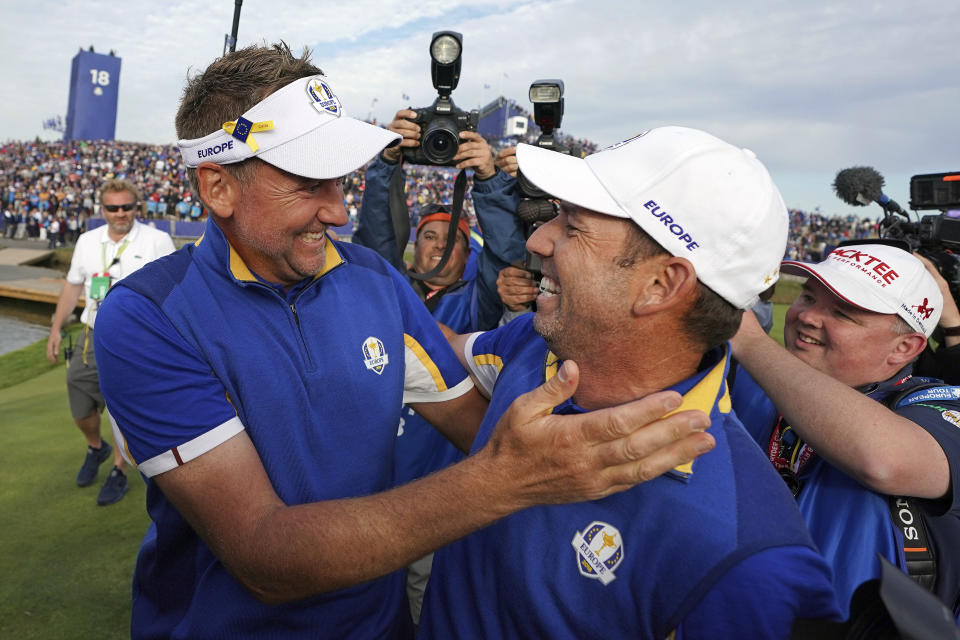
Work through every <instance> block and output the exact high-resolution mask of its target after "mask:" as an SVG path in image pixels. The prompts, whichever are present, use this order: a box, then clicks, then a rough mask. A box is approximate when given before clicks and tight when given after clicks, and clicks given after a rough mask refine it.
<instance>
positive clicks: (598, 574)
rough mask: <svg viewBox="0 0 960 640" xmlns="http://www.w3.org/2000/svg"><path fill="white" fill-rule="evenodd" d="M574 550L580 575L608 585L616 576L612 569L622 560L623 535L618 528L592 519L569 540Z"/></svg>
mask: <svg viewBox="0 0 960 640" xmlns="http://www.w3.org/2000/svg"><path fill="white" fill-rule="evenodd" d="M570 544H571V545H572V546H573V548H574V550H575V551H576V557H577V568H578V569H579V570H580V575H583V576H586V577H588V578H593V579H594V580H599V581H600V583H601V584H603V585H608V584H610V583H611V582H613V580H614V579H615V578H616V576H615V575H613V570H614V569H616V568H617V567H619V566H620V563H621V562H623V537H622V536H621V535H620V531H619V529H617V528H616V527H614V526H613V525H611V524H607V523H606V522H600V521H594V522H591V523H590V524H589V526H587V528H586V529H584V530H583V532H582V533H581V532H580V531H577V532H576V533H574V535H573V540H571V541H570Z"/></svg>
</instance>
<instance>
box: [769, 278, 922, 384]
mask: <svg viewBox="0 0 960 640" xmlns="http://www.w3.org/2000/svg"><path fill="white" fill-rule="evenodd" d="M896 323H897V316H896V315H893V314H883V313H875V312H873V311H865V310H863V309H860V308H858V307H854V306H852V305H850V304H847V303H846V302H844V301H843V300H841V299H840V298H838V297H837V296H835V295H834V294H833V293H831V292H830V290H829V289H827V288H826V287H825V286H823V284H821V283H820V282H819V281H818V280H816V279H815V278H810V279H809V280H807V282H806V284H804V285H803V291H802V292H801V293H800V296H799V297H798V298H797V299H796V301H795V302H794V303H793V305H791V307H790V308H789V309H788V310H787V314H786V325H785V327H784V330H783V341H784V345H785V346H786V348H787V350H789V351H790V352H791V353H792V354H793V355H795V356H797V357H798V358H800V359H801V360H803V361H804V362H806V363H807V364H809V365H810V366H811V367H813V368H814V369H816V370H817V371H820V372H822V373H825V374H827V375H829V376H831V377H833V378H835V379H836V380H839V381H840V382H843V383H844V384H847V385H849V386H851V387H859V386H862V385H865V384H869V383H871V382H879V381H882V380H886V379H887V378H889V377H890V376H892V375H893V374H894V373H896V372H897V371H898V370H899V369H900V367H902V366H903V365H904V364H905V362H902V361H901V359H898V358H896V357H895V356H896V355H897V353H898V351H897V350H898V345H899V344H900V343H901V342H902V340H903V338H904V336H902V335H900V334H898V333H897V332H896V331H895V329H894V327H895V326H896ZM908 361H909V360H908Z"/></svg>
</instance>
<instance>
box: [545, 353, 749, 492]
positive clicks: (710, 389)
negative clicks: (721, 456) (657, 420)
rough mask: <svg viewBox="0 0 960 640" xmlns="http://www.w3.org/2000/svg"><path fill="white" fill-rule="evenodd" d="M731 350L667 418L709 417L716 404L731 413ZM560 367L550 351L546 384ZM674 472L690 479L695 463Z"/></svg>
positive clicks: (721, 409)
mask: <svg viewBox="0 0 960 640" xmlns="http://www.w3.org/2000/svg"><path fill="white" fill-rule="evenodd" d="M729 349H730V347H729V346H726V347H724V352H723V357H722V358H720V361H719V362H717V364H715V365H714V366H713V368H712V369H711V370H710V371H709V372H708V373H707V375H705V376H704V377H703V379H701V380H700V382H698V383H697V384H695V385H694V386H693V388H692V389H690V391H687V392H686V393H685V394H683V400H682V402H681V403H680V406H679V407H678V408H676V409H674V410H673V411H671V412H670V413H668V414H667V416H672V415H673V414H675V413H678V412H680V411H689V410H691V409H696V410H698V411H702V412H704V413H705V414H707V415H708V416H709V415H710V412H711V411H712V410H713V405H714V403H716V405H717V410H718V411H720V413H730V410H731V402H730V390H729V389H727V384H726V379H725V378H724V376H723V372H724V370H725V369H726V364H727V361H728V360H729V358H730V354H729ZM559 366H560V359H559V358H557V356H556V354H554V353H553V352H552V351H548V352H547V357H546V360H544V364H543V379H544V382H546V381H547V380H549V379H550V378H552V377H553V376H555V375H557V369H559ZM721 388H722V389H723V395H720V390H721ZM718 396H719V398H718ZM667 416H664V417H667ZM673 470H674V471H675V472H676V473H678V474H680V475H682V476H683V477H685V478H686V477H689V476H690V475H692V474H693V462H688V463H687V464H682V465H680V466H679V467H674V469H673Z"/></svg>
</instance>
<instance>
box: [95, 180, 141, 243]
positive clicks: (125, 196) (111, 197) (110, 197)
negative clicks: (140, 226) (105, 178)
mask: <svg viewBox="0 0 960 640" xmlns="http://www.w3.org/2000/svg"><path fill="white" fill-rule="evenodd" d="M136 202H137V198H136V196H135V195H133V194H132V193H130V192H129V191H104V192H103V201H102V202H101V203H100V204H101V207H100V210H101V212H102V213H103V217H104V219H105V220H106V221H107V231H108V232H109V234H110V238H111V239H112V240H113V241H114V242H116V241H117V240H119V239H120V238H122V237H123V236H125V235H127V234H128V233H130V229H131V228H133V220H134V216H135V215H136V206H135V204H136ZM124 206H126V207H129V209H128V210H127V211H124V210H123V208H122V207H124ZM107 207H111V208H116V211H110V210H109V209H107Z"/></svg>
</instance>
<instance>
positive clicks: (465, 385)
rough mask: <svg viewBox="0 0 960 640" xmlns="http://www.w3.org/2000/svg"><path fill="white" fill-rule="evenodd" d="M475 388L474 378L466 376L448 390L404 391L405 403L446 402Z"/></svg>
mask: <svg viewBox="0 0 960 640" xmlns="http://www.w3.org/2000/svg"><path fill="white" fill-rule="evenodd" d="M470 389H473V380H471V379H470V378H469V377H467V378H464V379H463V380H461V381H460V384H458V385H457V386H455V387H450V388H448V389H447V390H446V391H440V392H437V391H431V392H428V393H422V392H417V391H404V392H403V403H404V404H409V403H411V402H444V401H446V400H453V399H454V398H459V397H460V396H462V395H463V394H465V393H466V392H467V391H470Z"/></svg>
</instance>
